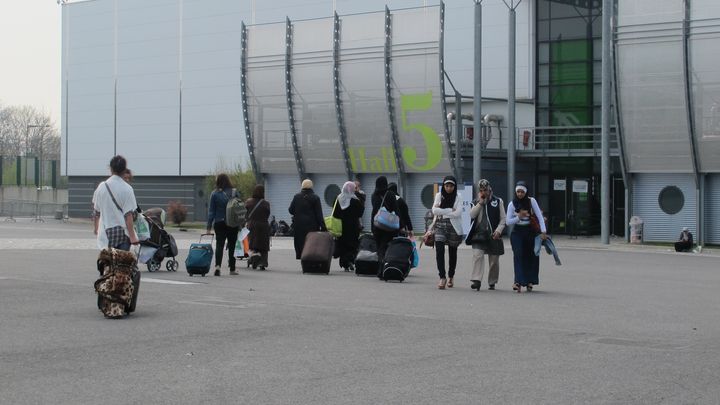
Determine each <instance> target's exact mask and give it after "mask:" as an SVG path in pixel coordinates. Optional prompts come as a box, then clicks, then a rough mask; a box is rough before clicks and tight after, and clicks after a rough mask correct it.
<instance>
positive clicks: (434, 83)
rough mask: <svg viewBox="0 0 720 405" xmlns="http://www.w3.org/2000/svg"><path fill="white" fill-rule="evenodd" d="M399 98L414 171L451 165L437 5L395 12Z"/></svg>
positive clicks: (405, 149)
mask: <svg viewBox="0 0 720 405" xmlns="http://www.w3.org/2000/svg"><path fill="white" fill-rule="evenodd" d="M392 22H393V38H392V42H393V49H392V53H393V57H392V78H393V98H394V104H395V117H396V127H397V131H398V137H399V138H400V145H401V148H402V159H403V164H404V166H405V171H406V172H408V173H421V172H427V173H447V172H448V171H449V170H450V162H449V161H448V153H447V152H448V150H447V147H448V146H447V142H446V138H445V136H444V133H445V131H444V122H443V111H442V93H441V91H440V55H439V50H440V49H439V42H438V41H439V32H440V14H439V9H438V8H437V7H428V8H423V9H411V10H400V11H397V12H394V13H393V17H392Z"/></svg>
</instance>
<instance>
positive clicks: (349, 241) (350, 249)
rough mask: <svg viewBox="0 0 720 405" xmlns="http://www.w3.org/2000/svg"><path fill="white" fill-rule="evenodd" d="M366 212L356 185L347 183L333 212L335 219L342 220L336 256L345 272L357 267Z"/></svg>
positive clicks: (350, 182)
mask: <svg viewBox="0 0 720 405" xmlns="http://www.w3.org/2000/svg"><path fill="white" fill-rule="evenodd" d="M364 211H365V207H364V205H363V203H362V202H360V200H359V199H358V197H357V195H356V194H355V183H354V182H352V181H347V182H345V184H343V187H342V192H341V193H340V195H339V196H338V198H337V203H336V205H335V207H334V209H333V212H332V215H333V216H334V217H335V218H340V219H341V220H342V235H340V237H339V238H338V239H337V241H336V243H337V246H336V247H337V249H336V251H335V254H336V256H337V257H339V258H340V267H342V268H343V269H345V271H353V270H354V267H355V266H354V262H355V255H356V254H357V250H358V238H359V236H360V218H361V217H362V215H363V212H364Z"/></svg>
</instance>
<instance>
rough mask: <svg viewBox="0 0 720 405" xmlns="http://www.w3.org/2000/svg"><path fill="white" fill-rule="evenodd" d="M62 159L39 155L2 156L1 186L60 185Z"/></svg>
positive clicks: (55, 186)
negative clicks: (47, 158)
mask: <svg viewBox="0 0 720 405" xmlns="http://www.w3.org/2000/svg"><path fill="white" fill-rule="evenodd" d="M60 183H61V179H60V161H58V160H45V159H39V158H37V157H24V156H0V186H3V185H5V186H36V187H49V188H58V187H59V186H60Z"/></svg>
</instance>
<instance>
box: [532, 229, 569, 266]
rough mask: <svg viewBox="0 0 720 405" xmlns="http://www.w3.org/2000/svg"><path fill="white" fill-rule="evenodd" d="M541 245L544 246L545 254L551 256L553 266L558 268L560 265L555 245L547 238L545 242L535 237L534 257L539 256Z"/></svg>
mask: <svg viewBox="0 0 720 405" xmlns="http://www.w3.org/2000/svg"><path fill="white" fill-rule="evenodd" d="M542 245H545V251H546V252H547V254H549V255H553V258H554V259H555V265H557V266H560V265H561V264H562V263H560V257H558V252H557V249H556V248H555V244H554V243H553V241H552V239H550V237H549V236H548V238H547V239H545V240H542V238H541V237H540V235H538V236H536V237H535V256H540V251H541V250H542Z"/></svg>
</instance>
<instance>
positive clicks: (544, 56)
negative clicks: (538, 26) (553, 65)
mask: <svg viewBox="0 0 720 405" xmlns="http://www.w3.org/2000/svg"><path fill="white" fill-rule="evenodd" d="M548 62H550V44H549V43H547V42H541V43H539V44H538V63H548Z"/></svg>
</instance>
